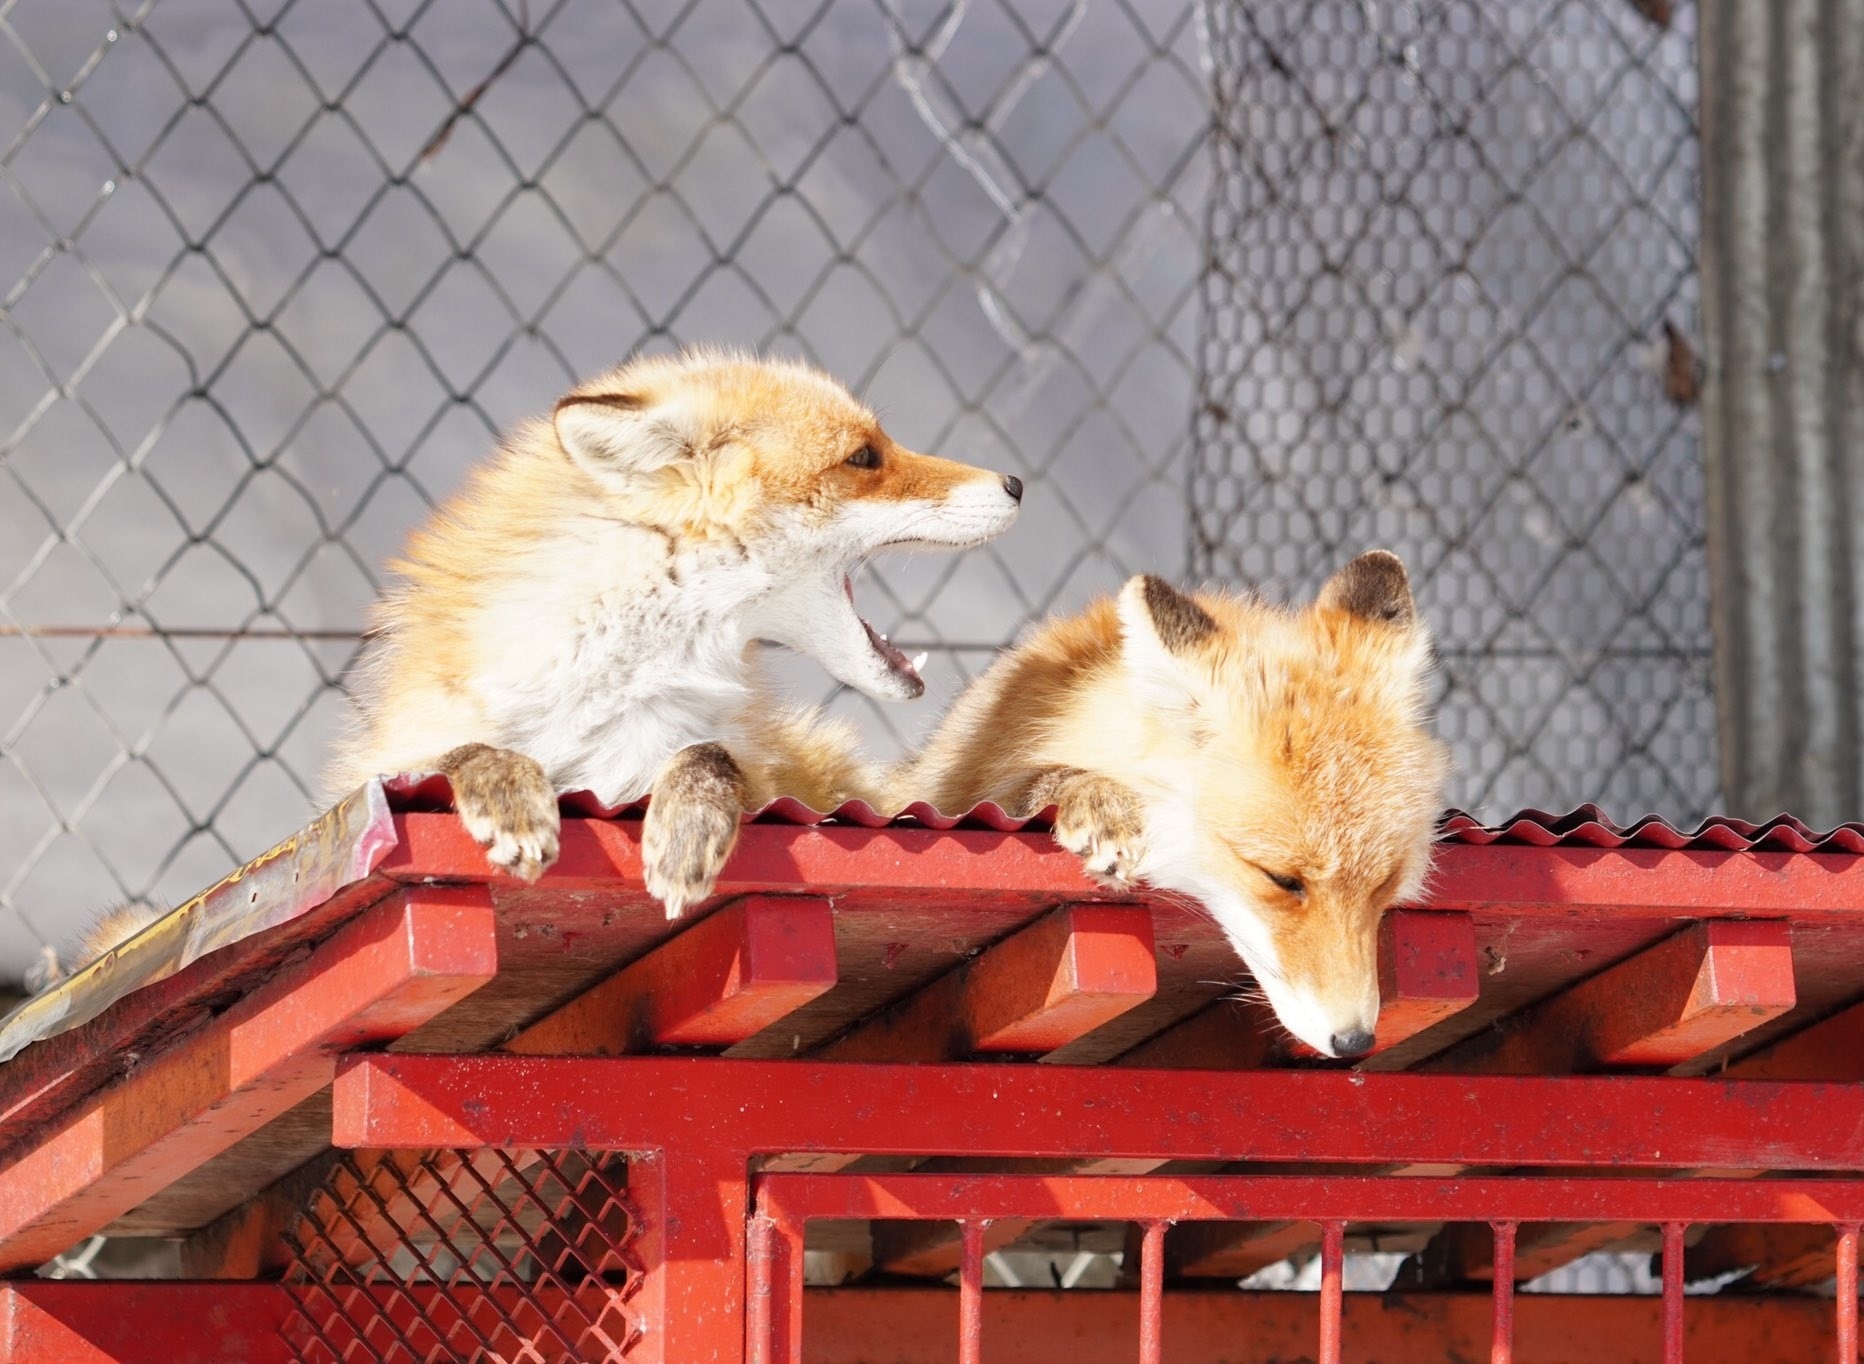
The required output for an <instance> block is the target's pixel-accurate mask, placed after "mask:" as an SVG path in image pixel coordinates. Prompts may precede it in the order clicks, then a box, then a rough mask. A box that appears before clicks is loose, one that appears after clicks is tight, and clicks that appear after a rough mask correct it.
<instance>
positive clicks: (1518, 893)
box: [380, 813, 1864, 921]
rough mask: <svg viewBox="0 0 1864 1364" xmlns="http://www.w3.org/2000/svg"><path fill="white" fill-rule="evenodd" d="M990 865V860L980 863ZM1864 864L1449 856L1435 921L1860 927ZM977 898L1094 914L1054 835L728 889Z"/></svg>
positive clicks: (447, 874) (768, 850)
mask: <svg viewBox="0 0 1864 1364" xmlns="http://www.w3.org/2000/svg"><path fill="white" fill-rule="evenodd" d="M395 827H396V832H397V834H398V836H399V843H398V846H397V847H396V848H395V849H394V851H393V852H391V853H390V854H389V856H388V858H387V860H386V861H384V862H383V864H382V866H381V868H380V870H381V871H382V872H383V873H384V874H387V875H392V876H394V877H395V878H397V879H399V880H403V881H425V880H449V881H484V880H488V879H491V873H490V869H489V868H488V867H487V865H486V862H485V855H484V853H483V851H482V850H481V849H480V848H479V846H478V845H477V844H475V843H474V842H473V841H472V840H471V839H470V838H469V837H468V836H467V835H466V833H465V831H464V830H463V829H462V828H461V827H460V822H459V820H458V819H456V818H455V817H454V816H452V815H450V814H421V813H414V814H401V815H397V816H395ZM640 832H641V824H640V821H639V820H633V819H622V820H599V819H567V820H565V821H564V822H563V838H562V853H561V856H560V857H559V858H558V861H557V864H556V865H555V866H553V867H552V868H551V869H550V871H549V872H547V873H546V874H545V882H544V883H545V884H546V885H554V886H558V887H561V888H564V889H573V888H576V887H579V886H586V887H588V888H590V889H598V890H606V891H609V892H613V891H614V890H616V889H617V888H618V886H629V887H638V886H639V885H640V884H641V854H640ZM986 853H987V854H988V855H982V854H986ZM1860 861H1861V859H1859V858H1857V857H1854V856H1850V855H1847V854H1836V853H1769V852H1664V851H1661V850H1655V849H1640V848H1629V849H1617V850H1606V849H1599V848H1562V847H1555V848H1528V847H1521V846H1518V845H1507V844H1492V845H1489V846H1486V847H1477V846H1473V845H1468V844H1447V845H1445V846H1443V847H1440V848H1438V849H1437V850H1436V851H1435V853H1434V855H1433V859H1432V866H1433V872H1432V876H1431V900H1430V907H1431V908H1432V909H1436V910H1453V911H1459V912H1468V913H1476V914H1481V915H1489V916H1497V915H1505V916H1507V917H1511V918H1524V917H1538V918H1548V917H1553V918H1562V919H1564V918H1568V917H1570V916H1571V914H1572V912H1573V909H1574V908H1575V907H1576V906H1609V907H1611V908H1612V909H1613V910H1614V911H1616V912H1619V913H1626V914H1630V913H1639V914H1642V915H1643V916H1644V917H1653V916H1655V917H1666V916H1675V917H1687V918H1699V919H1719V918H1743V917H1781V918H1794V919H1801V920H1821V919H1825V920H1829V919H1832V918H1839V919H1849V920H1852V921H1858V920H1861V919H1864V875H1858V874H1856V873H1857V871H1858V868H1859V866H1860ZM856 888H859V889H865V890H874V891H887V890H910V891H924V890H928V889H939V890H945V891H956V892H966V891H976V892H979V893H981V894H995V895H1006V894H1007V895H1018V894H1033V895H1043V896H1053V897H1055V898H1056V899H1072V900H1092V899H1097V898H1099V897H1100V896H1101V895H1102V894H1103V892H1101V891H1100V890H1099V889H1098V888H1097V887H1096V886H1095V885H1094V884H1093V883H1092V882H1091V881H1089V880H1088V879H1087V878H1086V876H1084V875H1083V874H1082V872H1081V866H1080V859H1079V858H1078V857H1076V856H1075V855H1074V854H1072V853H1070V852H1068V851H1067V850H1065V849H1063V848H1061V847H1059V846H1058V845H1057V844H1056V843H1055V841H1054V839H1052V838H1051V837H1050V836H1049V835H1048V834H1046V833H1026V834H999V833H990V832H983V831H976V830H957V831H949V832H947V831H940V830H936V829H923V828H916V827H909V826H901V827H888V828H882V829H864V828H858V827H855V826H851V825H820V826H813V827H799V826H795V825H786V824H750V825H746V826H745V828H744V831H743V834H742V835H741V837H740V839H739V843H738V847H737V849H736V851H734V853H733V854H732V859H731V862H730V864H729V865H728V866H727V867H726V868H725V874H724V877H723V878H722V879H721V881H720V883H719V890H720V893H729V894H770V893H797V894H826V893H830V892H834V893H837V894H839V893H841V892H842V891H845V890H849V889H856Z"/></svg>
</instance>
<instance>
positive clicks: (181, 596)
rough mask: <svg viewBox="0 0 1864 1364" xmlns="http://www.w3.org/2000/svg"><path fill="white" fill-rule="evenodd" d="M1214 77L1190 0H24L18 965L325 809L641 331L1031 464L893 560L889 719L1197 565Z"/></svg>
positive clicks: (990, 454) (949, 450)
mask: <svg viewBox="0 0 1864 1364" xmlns="http://www.w3.org/2000/svg"><path fill="white" fill-rule="evenodd" d="M1207 125H1208V91H1207V83H1206V80H1205V76H1204V72H1203V70H1202V67H1201V62H1200V30H1199V27H1198V23H1197V15H1196V12H1195V10H1194V7H1193V6H1192V5H1191V4H1190V3H1189V0H1147V2H1146V3H1130V4H1128V3H1095V4H1089V3H1086V0H1033V2H1032V0H1017V3H1009V2H1008V0H971V2H970V3H943V2H941V3H918V2H915V0H823V2H822V3H810V4H781V5H779V4H768V3H763V4H760V3H753V2H752V0H718V2H717V3H711V2H710V0H708V3H706V4H703V5H701V4H698V3H690V2H689V3H661V2H660V0H632V2H630V3H622V0H531V3H529V4H525V3H521V2H520V0H448V3H445V4H441V3H434V2H432V0H429V3H407V2H406V0H397V2H395V3H390V2H389V0H380V2H379V3H378V2H376V0H318V2H317V3H307V2H306V0H298V3H277V0H268V2H267V3H248V4H239V3H233V4H229V3H226V0H159V2H157V0H149V2H147V3H141V4H133V5H132V4H125V3H106V2H104V0H85V2H83V3H71V2H68V0H8V2H7V3H0V301H3V303H4V308H5V314H4V330H3V331H0V413H3V414H4V417H3V419H0V425H3V426H4V431H0V974H3V975H8V976H13V977H17V976H18V974H19V973H20V971H21V970H22V969H23V968H24V967H25V966H26V965H27V964H28V963H29V962H31V961H32V960H33V959H34V957H35V956H36V955H37V954H38V952H39V950H40V948H41V946H42V944H44V943H47V942H55V941H57V940H59V939H61V938H64V937H66V936H67V935H68V934H69V933H70V932H71V931H72V930H73V929H74V928H75V927H76V926H77V924H78V922H79V921H80V920H81V918H82V917H83V915H84V913H85V912H86V911H87V910H92V909H95V908H97V907H98V906H100V905H102V904H103V903H106V902H108V901H109V900H112V899H114V898H116V897H118V896H120V895H122V894H125V893H128V894H133V895H146V896H149V897H152V898H154V899H156V900H159V901H165V902H168V903H173V902H175V901H176V900H177V899H179V898H180V897H183V896H185V895H187V894H190V893H192V892H193V891H195V890H197V889H198V888H199V887H200V886H202V885H205V884H208V883H210V882H211V881H212V880H214V879H215V878H216V877H218V876H219V875H221V874H222V873H223V872H224V871H225V870H226V869H227V868H228V867H229V866H232V865H234V864H236V863H237V862H238V861H240V860H242V859H243V858H245V857H247V856H250V855H252V854H254V853H257V852H259V851H261V850H262V849H264V848H265V847H268V846H270V845H271V844H272V843H273V842H274V841H275V840H276V839H278V838H280V837H282V836H284V835H286V834H288V833H289V832H290V831H291V830H293V829H295V828H297V827H298V826H299V825H301V824H302V823H303V821H304V818H305V815H306V813H307V809H308V807H309V805H310V804H311V803H312V800H313V796H314V793H315V792H316V787H317V773H318V769H319V767H320V766H321V764H322V761H323V755H324V753H325V751H326V749H327V747H328V745H329V742H330V740H331V737H332V735H333V732H334V731H335V729H336V728H337V726H338V725H339V724H340V723H341V719H342V701H341V696H340V691H339V686H340V679H341V677H342V675H343V672H344V669H345V667H346V665H347V664H348V662H349V660H350V658H351V656H352V654H353V652H354V649H355V646H356V635H357V631H358V629H359V627H360V625H361V622H362V616H363V612H364V609H365V607H366V605H367V603H368V602H369V600H370V599H371V597H372V596H373V595H374V592H375V590H376V588H377V586H378V583H379V581H380V565H381V564H382V562H383V561H384V559H386V558H387V557H388V556H389V555H390V554H392V553H393V552H394V551H395V550H396V549H397V548H398V544H399V541H400V539H401V537H402V536H403V535H404V534H405V532H406V531H407V529H408V528H409V526H410V525H411V523H413V522H414V521H416V520H417V519H418V518H419V517H420V516H421V515H422V514H423V512H424V510H425V508H426V507H427V506H428V505H429V504H430V503H432V502H433V501H434V500H435V499H437V498H439V497H441V496H443V495H445V494H446V492H447V491H448V490H449V489H451V488H452V487H454V486H455V485H456V483H457V482H458V480H459V477H460V475H461V473H462V471H463V470H464V469H465V468H466V466H467V465H468V464H469V463H471V462H472V461H473V460H475V459H477V458H479V457H481V456H482V455H483V454H484V453H485V452H486V451H487V450H488V449H489V447H490V444H491V442H492V439H493V433H494V432H495V431H496V430H497V429H499V428H501V427H503V426H505V425H507V424H509V423H510V422H512V421H514V420H516V419H518V418H520V417H523V416H527V415H530V414H533V413H536V412H538V411H541V410H546V409H547V407H548V404H549V403H550V402H551V401H552V400H553V399H554V398H555V396H556V395H557V394H558V393H560V392H561V391H562V390H563V389H564V388H565V387H566V386H568V384H569V383H570V382H571V380H572V379H573V378H574V377H576V376H578V375H582V374H587V373H589V372H592V371H593V370H595V369H597V368H599V367H602V366H606V365H608V364H612V363H613V362H615V361H616V360H617V359H619V358H621V357H622V356H623V355H624V354H626V353H627V352H629V351H631V350H633V349H636V348H640V347H647V348H663V347H666V346H670V345H673V344H677V343H692V342H713V343H731V344H742V345H749V346H759V347H768V348H773V349H776V350H779V351H787V352H792V353H795V352H801V353H803V354H806V355H809V356H812V357H814V358H815V359H817V360H818V361H820V362H821V363H823V364H825V365H827V366H828V367H830V368H831V369H833V370H834V371H835V372H836V373H837V374H838V375H840V376H841V377H842V378H844V379H845V380H846V381H848V382H849V383H850V384H851V385H852V386H853V387H855V388H856V389H857V390H859V391H862V392H863V393H865V394H866V396H868V397H869V398H870V399H871V400H872V401H873V402H874V403H875V404H876V405H877V406H878V407H879V409H880V410H881V412H882V414H883V416H884V417H885V418H886V420H887V421H888V424H889V426H890V428H891V429H892V430H893V431H894V432H895V433H896V434H897V435H899V436H900V438H901V439H902V440H904V441H906V442H907V443H909V444H911V445H914V446H916V447H917V448H921V449H928V450H933V451H937V452H939V453H944V454H950V455H953V456H957V457H960V458H963V459H966V460H969V461H971V462H973V463H977V464H981V465H986V466H990V467H994V468H999V469H1002V470H1004V471H1006V472H1014V473H1016V474H1018V475H1020V476H1021V477H1022V478H1023V479H1024V480H1025V481H1026V482H1027V483H1028V484H1029V485H1030V494H1029V496H1028V498H1027V500H1026V510H1025V512H1024V514H1023V517H1022V521H1021V524H1020V525H1019V526H1018V527H1017V530H1016V533H1015V534H1014V536H1013V537H1010V538H1006V539H1005V540H1003V541H1001V542H1000V543H999V544H997V545H995V546H992V547H991V548H989V549H987V550H984V551H978V552H973V553H969V554H966V555H962V556H944V555H942V556H928V557H926V558H924V559H922V560H912V561H904V560H896V561H895V562H894V563H893V564H890V565H883V566H881V567H879V568H877V569H876V571H875V572H874V573H873V574H871V575H870V576H869V578H868V579H867V581H865V582H863V583H862V584H861V585H860V587H859V591H860V594H861V597H862V606H863V610H864V612H866V613H867V614H868V615H869V616H870V617H871V618H872V619H873V620H874V622H875V624H876V626H877V627H879V628H881V629H886V630H889V631H890V633H891V634H892V635H893V638H894V639H895V640H896V641H903V642H904V643H905V644H906V646H907V649H908V652H912V651H913V650H916V649H920V648H925V649H930V650H931V651H932V653H933V664H932V667H931V668H930V669H929V670H928V671H927V678H928V686H929V690H930V695H929V696H928V698H927V699H926V700H925V701H924V702H922V703H920V704H919V705H917V706H914V707H865V706H863V707H860V708H859V711H858V713H859V714H861V715H862V716H863V718H864V719H865V720H866V721H868V722H869V724H870V728H871V729H872V730H873V732H874V733H875V736H876V738H877V740H878V741H879V743H880V746H881V751H882V752H887V751H889V750H890V749H891V748H892V747H894V745H895V743H896V739H895V737H894V733H892V732H890V731H896V732H898V733H907V732H911V731H913V730H916V729H917V728H919V727H921V726H923V725H924V724H925V723H927V722H928V721H929V720H930V718H931V717H932V716H933V715H934V714H936V712H937V709H938V707H939V706H940V705H941V704H942V702H943V700H944V699H946V698H948V697H949V696H950V695H951V694H952V693H953V692H954V690H955V689H956V687H957V686H958V685H959V684H960V682H961V681H962V680H963V678H964V677H965V675H966V674H967V673H968V672H969V671H971V670H974V669H975V668H976V666H977V665H978V664H979V663H980V662H981V661H982V660H983V659H984V658H985V657H986V656H987V653H988V651H989V649H991V648H992V647H994V646H996V645H997V644H999V643H1001V642H1003V641H1004V640H1005V639H1007V638H1008V637H1009V636H1010V634H1011V633H1012V632H1013V631H1014V630H1015V629H1016V628H1017V626H1018V625H1019V624H1020V622H1022V621H1023V620H1024V619H1025V618H1026V617H1028V616H1030V615H1033V614H1038V613H1040V612H1043V611H1045V610H1048V609H1050V608H1051V607H1052V606H1055V605H1058V604H1064V605H1065V604H1070V603H1074V602H1078V601H1080V600H1082V599H1084V598H1085V597H1086V596H1087V595H1088V594H1089V593H1091V592H1093V591H1096V590H1099V589H1103V588H1106V587H1110V586H1113V585H1115V584H1117V582H1118V581H1120V579H1121V578H1122V577H1123V576H1124V575H1126V574H1127V573H1129V572H1131V571H1136V570H1141V569H1156V570H1160V571H1164V572H1168V573H1177V572H1180V571H1181V570H1182V569H1183V567H1184V562H1185V557H1184V546H1185V527H1186V513H1185V508H1184V503H1183V496H1182V483H1183V460H1184V452H1185V448H1186V445H1187V442H1188V438H1189V431H1188V422H1187V420H1186V414H1187V413H1188V412H1189V410H1190V405H1191V393H1192V390H1193V382H1194V380H1193V371H1194V362H1193V352H1194V350H1195V304H1196V292H1197V290H1196V283H1197V274H1198V269H1199V266H1200V263H1201V259H1202V253H1201V249H1200V245H1199V237H1200V223H1201V217H1202V207H1201V206H1202V188H1203V185H1204V183H1205V182H1206V179H1207V173H1208V166H1207V161H1206V159H1205V157H1204V156H1203V155H1202V149H1203V147H1204V145H1205V139H1206V133H1207ZM784 676H785V678H786V681H787V682H788V683H789V684H791V685H794V686H795V687H797V688H798V689H799V690H800V691H801V692H802V693H803V694H804V695H806V696H810V697H816V696H820V695H822V694H823V693H824V691H825V690H826V688H827V681H826V679H825V678H824V677H823V675H822V673H821V671H820V669H819V668H815V667H813V666H807V667H805V666H801V665H795V666H789V667H787V668H786V671H785V674H784ZM837 704H843V705H852V704H854V703H853V702H851V701H846V700H843V701H838V702H837Z"/></svg>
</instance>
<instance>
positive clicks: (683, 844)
mask: <svg viewBox="0 0 1864 1364" xmlns="http://www.w3.org/2000/svg"><path fill="white" fill-rule="evenodd" d="M748 789H749V788H748V784H747V782H746V781H745V776H744V769H743V768H741V767H739V766H738V763H737V760H736V759H735V758H733V757H732V756H731V754H729V753H727V752H726V751H725V750H724V748H723V747H722V746H721V745H719V744H693V745H691V746H690V747H687V748H682V749H681V750H680V751H679V752H678V753H675V754H674V755H673V756H672V757H671V758H669V759H668V760H667V765H666V766H665V767H663V768H661V769H660V775H659V776H658V777H657V778H655V779H654V791H653V800H652V801H651V802H650V803H649V804H648V807H647V820H646V823H645V826H644V827H643V828H642V830H641V865H642V870H643V872H644V873H645V876H646V881H647V890H648V893H649V894H651V895H653V896H654V897H655V898H656V899H658V900H659V901H660V902H661V904H663V905H665V906H666V909H667V917H668V918H669V919H677V918H679V917H680V915H681V914H683V913H685V911H686V909H687V908H688V907H689V906H691V905H696V904H698V903H699V902H700V901H701V900H703V899H705V898H706V897H707V896H708V895H710V894H711V893H712V888H713V887H714V886H716V885H717V884H718V876H719V873H720V872H722V871H723V870H724V869H725V859H726V858H728V857H730V856H731V850H732V848H733V846H734V845H736V843H737V841H738V824H739V816H740V815H742V814H743V813H744V805H745V796H746V793H747V791H748Z"/></svg>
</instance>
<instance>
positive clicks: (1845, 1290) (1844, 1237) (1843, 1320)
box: [1836, 1222, 1858, 1364]
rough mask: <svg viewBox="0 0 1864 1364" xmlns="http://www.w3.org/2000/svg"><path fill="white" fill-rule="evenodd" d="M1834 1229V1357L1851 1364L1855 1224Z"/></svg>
mask: <svg viewBox="0 0 1864 1364" xmlns="http://www.w3.org/2000/svg"><path fill="white" fill-rule="evenodd" d="M1837 1230H1838V1283H1837V1285H1836V1289H1837V1293H1836V1296H1837V1299H1838V1359H1839V1361H1840V1364H1855V1361H1856V1359H1857V1357H1858V1224H1857V1223H1856V1222H1845V1223H1842V1224H1840V1226H1839V1227H1838V1228H1837Z"/></svg>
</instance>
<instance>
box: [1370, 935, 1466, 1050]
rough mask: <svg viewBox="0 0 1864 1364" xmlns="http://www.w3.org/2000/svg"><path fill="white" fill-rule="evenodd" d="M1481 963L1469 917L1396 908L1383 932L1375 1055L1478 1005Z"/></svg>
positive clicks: (1380, 953) (1380, 946)
mask: <svg viewBox="0 0 1864 1364" xmlns="http://www.w3.org/2000/svg"><path fill="white" fill-rule="evenodd" d="M1481 987H1482V965H1481V961H1480V959H1479V958H1478V956H1477V953H1476V925H1475V921H1474V920H1473V919H1471V918H1470V917H1469V915H1467V914H1445V913H1438V912H1420V911H1418V910H1411V909H1394V910H1393V911H1392V912H1391V913H1389V914H1387V915H1386V916H1385V922H1384V923H1383V924H1381V925H1380V932H1379V1024H1378V1028H1377V1029H1376V1031H1375V1035H1376V1036H1377V1038H1378V1042H1377V1044H1376V1047H1375V1050H1374V1053H1373V1054H1374V1055H1377V1054H1378V1053H1379V1052H1384V1051H1389V1050H1391V1049H1392V1048H1393V1047H1395V1046H1397V1045H1398V1044H1399V1043H1400V1042H1405V1041H1409V1040H1410V1039H1411V1038H1413V1037H1415V1036H1417V1035H1418V1034H1419V1033H1421V1032H1423V1031H1424V1030H1425V1029H1426V1028H1430V1027H1434V1026H1436V1025H1437V1024H1439V1023H1441V1022H1443V1020H1444V1019H1446V1018H1449V1017H1450V1016H1451V1015H1452V1014H1457V1013H1461V1012H1462V1011H1463V1010H1464V1009H1467V1008H1468V1007H1469V1006H1470V1005H1471V1004H1474V1003H1475V1002H1476V998H1477V996H1478V995H1479V994H1480V993H1481Z"/></svg>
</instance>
